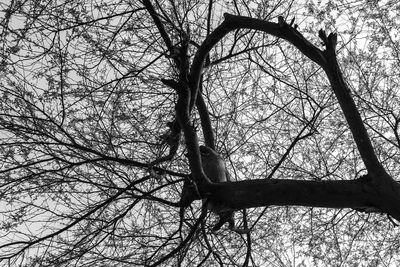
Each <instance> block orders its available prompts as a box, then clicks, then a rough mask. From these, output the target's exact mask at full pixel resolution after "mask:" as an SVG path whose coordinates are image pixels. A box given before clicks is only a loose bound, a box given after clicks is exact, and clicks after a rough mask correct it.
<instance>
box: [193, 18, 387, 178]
mask: <svg viewBox="0 0 400 267" xmlns="http://www.w3.org/2000/svg"><path fill="white" fill-rule="evenodd" d="M224 16H225V20H224V22H223V23H222V24H221V25H220V26H218V27H217V28H216V29H215V30H214V31H213V32H212V33H211V34H210V35H209V36H208V37H207V38H206V39H205V40H204V42H203V44H202V45H201V46H200V48H199V49H198V51H197V53H196V55H195V57H194V59H193V64H192V67H191V70H190V77H191V80H190V88H191V103H194V101H196V97H197V94H198V90H199V89H198V88H199V82H200V77H201V73H202V68H203V63H204V60H205V58H206V56H207V55H208V53H209V52H210V50H211V49H212V48H213V47H214V46H215V45H216V44H217V43H218V42H219V41H220V40H221V39H222V38H223V37H224V36H225V35H226V34H228V33H229V32H230V31H232V30H235V29H253V30H259V31H262V32H265V33H268V34H271V35H273V36H276V37H278V38H282V39H285V40H287V41H288V42H290V43H291V44H293V45H294V46H295V47H296V48H297V49H299V50H300V52H301V53H303V54H304V55H306V56H307V57H308V58H310V59H311V60H312V61H314V62H315V63H317V64H318V65H320V66H321V67H322V68H323V69H324V71H325V72H326V74H327V76H328V79H329V81H330V84H331V86H332V89H333V91H334V92H335V95H336V97H337V99H338V102H339V104H340V107H341V108H342V110H343V113H344V116H345V118H346V121H347V123H348V124H349V127H350V130H351V132H352V134H353V137H354V140H355V142H356V145H357V148H358V150H359V152H360V154H361V157H362V159H363V161H364V163H365V165H366V167H367V169H368V171H369V173H371V174H372V173H374V174H376V175H377V176H379V174H384V173H385V170H384V169H383V167H382V165H381V164H380V162H379V160H378V158H377V156H376V154H375V151H374V149H373V147H372V143H371V140H370V138H369V135H368V133H367V130H366V128H365V126H364V123H363V121H362V118H361V116H360V113H359V112H358V109H357V107H356V105H355V103H354V100H353V98H352V97H351V95H350V90H349V88H348V87H347V85H346V83H345V81H344V79H343V75H342V73H341V71H340V68H339V65H338V63H337V59H336V54H335V46H336V34H330V35H329V36H328V37H327V36H326V35H325V32H323V31H320V32H319V37H320V38H321V39H322V41H324V44H325V45H326V47H327V49H326V50H325V51H322V50H320V49H319V48H317V47H316V46H314V45H313V44H312V43H310V42H309V41H308V40H306V39H305V38H304V36H303V35H302V34H301V33H300V32H299V31H298V30H297V29H296V28H295V27H292V26H291V25H289V24H287V23H286V22H285V21H284V19H283V17H279V21H278V23H273V22H268V21H263V20H260V19H254V18H248V17H243V16H235V15H230V14H224ZM383 176H386V175H383Z"/></svg>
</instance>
